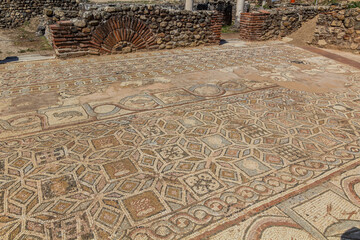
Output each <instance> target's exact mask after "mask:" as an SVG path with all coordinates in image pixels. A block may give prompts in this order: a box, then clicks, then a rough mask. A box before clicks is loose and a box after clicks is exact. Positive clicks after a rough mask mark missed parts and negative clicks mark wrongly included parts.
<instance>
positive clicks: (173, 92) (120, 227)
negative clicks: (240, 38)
mask: <svg viewBox="0 0 360 240" xmlns="http://www.w3.org/2000/svg"><path fill="white" fill-rule="evenodd" d="M281 46H283V47H282V48H279V46H277V45H269V46H268V47H267V48H258V47H253V48H252V50H251V49H250V47H249V48H244V49H243V48H236V47H231V48H230V47H226V46H225V47H211V48H205V49H207V50H208V51H207V52H202V51H195V52H194V53H192V54H189V52H188V51H189V50H177V51H169V52H167V51H164V52H160V53H152V54H153V55H150V56H148V57H144V56H143V55H141V53H137V54H132V55H129V57H127V58H128V59H127V60H126V61H125V60H124V59H123V58H124V57H123V56H110V57H99V58H96V59H97V60H95V58H94V59H76V60H68V61H48V62H37V63H25V64H16V65H8V66H3V67H2V70H0V75H1V77H2V78H1V80H0V84H1V91H2V93H1V98H2V99H3V100H4V102H6V101H10V102H11V101H12V103H14V102H16V99H19V98H21V97H22V96H26V94H36V92H38V93H41V94H46V93H48V92H49V91H50V92H52V93H56V94H59V95H58V96H60V98H61V99H62V104H61V105H60V104H58V103H54V104H53V105H52V106H47V107H39V108H38V109H35V110H26V109H25V108H24V109H23V110H22V113H18V114H3V115H2V116H0V139H1V140H0V233H1V234H0V236H3V237H4V239H22V240H24V239H54V240H55V239H180V238H184V239H202V238H208V237H211V238H213V239H225V238H226V239H260V237H261V234H262V233H263V232H265V231H266V234H267V236H274V239H275V237H279V236H295V237H297V238H298V239H322V238H325V237H329V236H337V235H336V234H339V233H338V232H336V231H337V230H336V229H341V230H344V231H343V232H345V231H346V230H348V229H347V228H350V227H351V226H352V225H351V224H353V223H356V224H359V221H360V211H359V207H360V198H359V191H358V189H359V188H358V187H359V186H358V184H360V180H359V177H360V176H359V172H358V171H356V167H357V166H359V165H360V160H359V152H360V141H359V127H360V125H359V120H358V119H359V115H360V101H359V99H360V98H359V96H360V95H359V90H358V88H357V86H356V84H354V83H356V82H357V81H358V79H359V78H358V76H359V75H358V70H357V69H352V68H350V67H348V66H345V65H341V64H340V63H336V62H334V61H332V60H328V59H326V58H321V57H318V56H316V55H313V54H312V53H310V52H305V51H303V50H300V49H297V48H295V47H290V46H285V45H281ZM274 52H276V53H278V54H279V55H278V56H276V55H274ZM260 55H261V56H262V58H261V59H260V58H259V57H257V56H260ZM295 55H297V59H299V58H300V59H303V61H307V63H308V64H307V67H306V69H303V72H302V73H301V74H305V73H306V71H307V74H309V75H310V76H311V75H313V76H316V77H317V76H318V74H323V73H326V74H328V73H329V72H328V71H333V73H331V74H334V75H336V74H338V75H339V76H345V77H346V79H347V80H348V81H349V82H351V83H352V84H353V86H351V87H348V88H347V91H345V92H344V93H342V92H336V93H331V92H328V93H316V94H315V93H308V92H304V91H298V90H290V89H286V88H283V87H279V86H277V85H276V84H275V82H274V81H275V80H274V81H272V80H271V79H272V78H276V81H280V80H279V79H281V81H283V82H288V81H290V82H291V81H295V80H296V78H297V77H299V76H295V75H296V74H297V73H298V71H299V67H298V66H296V63H295V65H294V66H293V65H291V64H290V63H289V62H288V59H289V58H293V57H294V56H295ZM140 57H143V58H142V59H141V61H139V58H140ZM225 58H226V61H225V60H224V59H225ZM272 59H274V61H270V60H272ZM314 59H318V62H320V64H317V65H316V64H315V63H314V64H311V63H310V62H311V61H314V62H315V60H314ZM276 61H278V63H276ZM165 62H166V64H165ZM75 63H77V64H75ZM62 64H63V66H64V67H63V68H59V66H61V65H62ZM286 64H287V66H288V67H289V66H290V68H292V70H289V71H288V74H284V73H285V72H286V71H284V69H285V65H286ZM233 65H240V66H245V65H247V66H248V68H249V69H250V70H249V71H258V73H259V77H263V78H269V79H270V80H269V81H254V80H252V79H251V76H250V75H244V78H238V79H233V80H229V81H228V80H226V81H224V82H217V83H213V82H210V83H196V82H194V83H192V84H190V85H183V86H182V87H181V86H175V87H172V88H169V89H166V90H159V89H156V90H151V91H150V90H144V91H139V92H136V93H134V94H133V95H129V96H126V97H121V96H120V97H119V98H117V99H115V100H114V99H111V100H108V99H105V100H104V99H98V100H96V101H95V100H94V102H91V101H85V100H86V98H84V100H83V101H82V102H81V103H80V102H76V101H75V99H77V97H79V96H86V95H89V94H93V93H94V91H92V90H91V88H94V89H95V90H96V91H95V92H96V93H97V94H100V95H101V94H105V93H106V89H107V87H109V86H110V85H111V84H110V83H113V82H124V81H123V80H120V78H121V79H123V78H124V76H125V75H126V76H131V79H132V80H128V81H129V82H131V81H135V79H136V80H138V81H145V80H146V79H148V77H149V74H152V73H153V72H154V71H158V74H160V75H161V76H163V77H165V76H168V75H171V74H174V72H175V70H176V69H177V71H179V74H180V72H181V74H183V72H185V71H187V73H189V72H190V73H191V72H198V71H199V70H200V68H201V67H202V68H204V69H205V70H210V69H224V68H226V67H231V66H233ZM302 65H304V64H302ZM305 65H306V64H305ZM162 66H165V67H162ZM301 67H303V66H301ZM265 68H269V69H268V70H266V69H265ZM20 69H23V70H22V71H20ZM156 69H158V70H156ZM180 70H181V71H180ZM123 71H128V72H127V73H124V72H123ZM166 71H168V72H166ZM304 72H305V73H304ZM40 73H41V74H40ZM142 74H143V75H142ZM292 74H294V75H292ZM294 76H295V77H294ZM101 79H107V80H101ZM146 81H148V80H146ZM146 81H145V82H146ZM70 85H71V86H73V87H70ZM145 85H146V84H145ZM25 89H27V90H25ZM60 93H64V95H61V94H60ZM84 94H85V95H84ZM94 96H95V95H94ZM18 107H19V108H21V105H20V106H18ZM349 169H353V170H352V171H348V172H346V171H347V170H349ZM357 169H358V168H357ZM344 172H345V173H344ZM296 196H298V197H296ZM320 216H322V217H323V218H322V219H323V220H321V221H319V220H318V219H317V218H318V217H320ZM306 221H307V222H306ZM237 224H239V225H237ZM336 224H337V225H336ZM341 224H343V225H341ZM269 226H278V229H277V230H276V229H275V230H274V229H272V228H271V227H269ZM357 226H358V225H357ZM314 232H315V233H314ZM281 234H283V235H281ZM286 234H287V235H286ZM319 236H320V237H321V238H318V237H319Z"/></svg>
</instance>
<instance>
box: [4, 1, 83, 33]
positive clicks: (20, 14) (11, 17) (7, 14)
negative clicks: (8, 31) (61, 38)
mask: <svg viewBox="0 0 360 240" xmlns="http://www.w3.org/2000/svg"><path fill="white" fill-rule="evenodd" d="M84 1H86V0H0V28H13V27H17V26H20V25H22V24H23V23H24V22H25V21H29V20H30V19H31V18H32V17H34V16H39V15H42V14H43V12H44V9H46V8H48V9H52V8H54V7H60V8H62V9H65V10H68V11H70V10H74V11H76V10H78V7H79V3H80V2H84Z"/></svg>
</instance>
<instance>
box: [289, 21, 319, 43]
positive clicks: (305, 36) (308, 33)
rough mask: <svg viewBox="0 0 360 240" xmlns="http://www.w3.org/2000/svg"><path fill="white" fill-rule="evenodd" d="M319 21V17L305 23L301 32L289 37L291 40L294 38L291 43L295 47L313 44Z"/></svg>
mask: <svg viewBox="0 0 360 240" xmlns="http://www.w3.org/2000/svg"><path fill="white" fill-rule="evenodd" d="M317 19H318V17H317V16H316V17H315V18H313V19H311V20H309V21H308V22H306V23H304V24H303V26H302V27H301V28H300V29H299V30H297V31H296V32H294V33H292V34H290V35H289V36H288V37H289V38H292V41H291V42H290V43H291V44H294V45H307V44H308V43H309V42H311V41H312V39H313V36H314V32H315V28H316V22H317Z"/></svg>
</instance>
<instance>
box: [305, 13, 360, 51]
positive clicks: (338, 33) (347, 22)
mask: <svg viewBox="0 0 360 240" xmlns="http://www.w3.org/2000/svg"><path fill="white" fill-rule="evenodd" d="M312 43H313V44H314V45H317V46H320V47H329V46H336V47H337V48H340V49H349V50H353V51H359V50H360V8H352V9H343V10H340V11H332V12H328V13H326V14H320V15H319V18H318V21H317V25H316V30H315V34H314V38H313V42H312Z"/></svg>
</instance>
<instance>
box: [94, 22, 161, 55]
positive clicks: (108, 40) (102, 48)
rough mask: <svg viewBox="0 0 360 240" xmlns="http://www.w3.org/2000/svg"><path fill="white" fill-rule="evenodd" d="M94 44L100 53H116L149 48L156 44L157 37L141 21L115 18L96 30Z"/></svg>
mask: <svg viewBox="0 0 360 240" xmlns="http://www.w3.org/2000/svg"><path fill="white" fill-rule="evenodd" d="M92 43H93V44H94V45H95V46H96V48H97V49H98V51H99V53H115V52H122V51H125V48H127V50H126V51H128V50H129V48H130V49H133V50H136V49H144V48H149V47H150V46H152V45H155V44H156V36H155V34H153V32H152V31H151V30H150V28H149V27H148V26H146V25H145V24H144V23H143V22H142V21H141V20H138V19H136V18H132V17H126V16H123V17H119V16H114V17H112V18H110V19H109V20H107V21H106V22H105V23H103V24H101V25H100V26H98V27H97V28H96V29H95V31H94V33H93V36H92Z"/></svg>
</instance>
